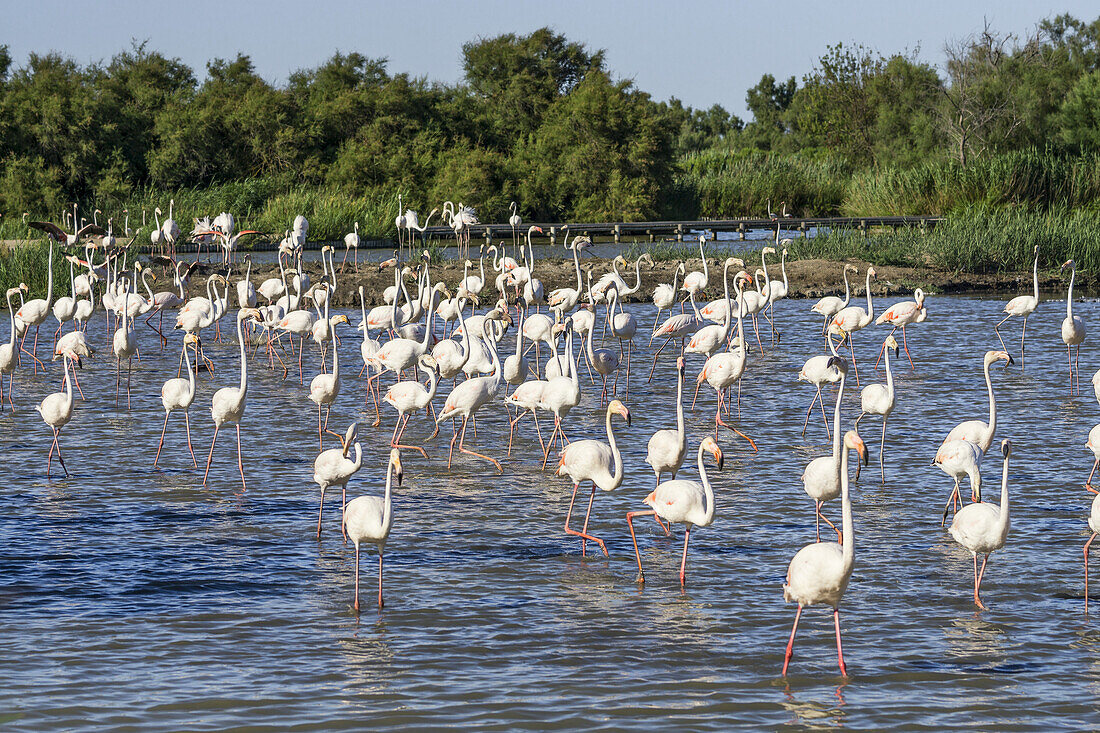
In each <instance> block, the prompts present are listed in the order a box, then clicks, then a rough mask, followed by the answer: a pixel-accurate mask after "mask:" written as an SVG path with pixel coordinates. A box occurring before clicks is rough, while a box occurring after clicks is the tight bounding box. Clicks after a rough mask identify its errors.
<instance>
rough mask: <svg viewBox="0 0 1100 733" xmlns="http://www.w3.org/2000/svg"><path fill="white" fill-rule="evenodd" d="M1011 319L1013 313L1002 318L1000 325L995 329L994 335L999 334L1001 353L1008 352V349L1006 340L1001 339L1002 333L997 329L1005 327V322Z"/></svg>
mask: <svg viewBox="0 0 1100 733" xmlns="http://www.w3.org/2000/svg"><path fill="white" fill-rule="evenodd" d="M1009 318H1012V314H1011V313H1009V314H1008V315H1007V316H1005V317H1004V318H1002V319H1001V321H1000V323H998V324H997V325H996V326H994V327H993V333H995V334H997V340H998V341H1000V342H1001V351H1008V347H1007V346H1005V340H1004V339H1003V338H1001V332H1000V331H999V330H997V329H999V328H1000V327H1001V326H1003V325H1005V322H1006V321H1008V319H1009Z"/></svg>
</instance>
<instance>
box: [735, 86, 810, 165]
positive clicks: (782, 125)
mask: <svg viewBox="0 0 1100 733" xmlns="http://www.w3.org/2000/svg"><path fill="white" fill-rule="evenodd" d="M797 90H798V84H797V82H795V80H794V77H793V76H792V77H790V78H789V79H787V81H785V82H783V83H782V84H776V83H775V77H774V76H772V75H771V74H764V75H763V76H762V77H760V81H759V82H757V84H756V86H754V87H752V88H751V89H749V90H748V92H747V93H746V94H745V104H746V105H747V106H748V108H749V111H750V112H752V122H750V123H749V124H748V126H746V127H745V134H744V136H743V141H744V143H745V145H746V146H747V147H751V148H756V149H757V150H779V149H780V148H781V147H783V141H784V138H785V136H786V135H787V133H788V132H789V131H790V130H789V127H788V124H787V121H786V112H787V110H788V109H789V108H790V106H791V102H792V100H793V99H794V96H795V92H796V91H797Z"/></svg>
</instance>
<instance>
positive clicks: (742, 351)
mask: <svg viewBox="0 0 1100 733" xmlns="http://www.w3.org/2000/svg"><path fill="white" fill-rule="evenodd" d="M747 278H748V273H745V272H744V271H742V272H740V273H738V277H736V278H734V286H735V287H737V290H738V295H740V294H741V293H740V291H741V285H740V284H741V281H742V280H743V279H747ZM738 302H739V303H740V301H738ZM743 310H744V307H743V306H742V305H738V308H737V334H738V335H737V338H735V339H734V342H733V343H734V344H736V347H737V348H736V349H735V350H733V351H719V352H718V353H717V354H715V355H714V356H712V357H710V358H709V359H707V363H706V364H704V365H703V369H702V371H700V372H699V376H698V377H696V378H695V383H696V385H699V384H702V383H703V381H704V380H705V381H706V382H707V384H709V385H710V386H711V387H713V388H714V393H715V397H716V398H717V399H716V402H717V406H716V408H715V411H714V436H715V438H717V437H718V428H719V427H724V428H729V429H730V430H732V431H733V432H735V433H737V434H738V435H740V436H741V437H742V438H744V439H745V440H747V441H748V443H749V445H751V446H752V450H753V452H754V453H756V452H757V447H756V443H755V442H754V441H753V439H752V438H750V437H749V436H747V435H745V434H744V433H742V432H741V431H740V430H738V429H737V428H735V427H734V426H732V425H730V424H729V423H728V422H726V421H725V420H723V419H722V404H723V399H722V395H723V393H724V392H728V391H729V389H730V387H732V386H733V383H734V382H737V418H738V420H740V419H741V377H742V376H743V375H744V374H745V363H746V359H747V356H748V354H747V350H746V348H745V324H744V313H743Z"/></svg>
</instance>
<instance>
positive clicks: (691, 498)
mask: <svg viewBox="0 0 1100 733" xmlns="http://www.w3.org/2000/svg"><path fill="white" fill-rule="evenodd" d="M704 453H710V454H711V455H713V456H714V460H715V461H716V462H717V463H718V470H719V471H721V470H722V450H721V448H719V447H718V444H717V443H716V442H714V438H712V437H710V436H709V435H708V436H707V437H705V438H703V442H701V443H700V444H699V455H698V464H699V479H700V481H685V480H682V479H681V480H678V481H677V480H672V481H665V482H664V483H663V484H658V485H657V488H655V489H654V490H653V491H652V492H651V493H650V494H649V496H647V497H646V498H645V499H644V500H643V503H645V504H648V505H649V506H651V507H653V508H652V509H650V510H649V511H643V512H627V514H626V523H627V525H628V526H629V527H630V538H631V539H632V540H633V541H634V558H635V559H636V560H637V561H638V578H637V581H638V582H639V583H644V582H645V573H644V572H643V571H642V556H641V553H639V552H638V538H637V537H636V536H635V534H634V517H639V516H647V515H650V514H652V515H653V516H654V517H655V518H656V519H657V521H658V522H659V521H660V520H661V518H664V519H665V520H666V521H667V522H668V523H669V525H672V524H683V525H684V555H683V557H682V558H681V560H680V587H683V586H684V583H685V581H686V580H687V553H688V540H689V538H690V537H691V528H692V527H693V526H694V527H709V526H710V525H711V523H713V522H714V491H713V489H711V486H710V479H709V478H708V477H707V468H706V466H705V465H704V464H703V454H704ZM700 482H701V483H700Z"/></svg>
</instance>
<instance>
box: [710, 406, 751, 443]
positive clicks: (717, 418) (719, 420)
mask: <svg viewBox="0 0 1100 733" xmlns="http://www.w3.org/2000/svg"><path fill="white" fill-rule="evenodd" d="M721 410H722V408H721V405H719V408H718V412H717V413H715V416H714V433H715V435H717V434H718V426H719V425H721V426H722V427H724V428H729V429H730V430H732V431H733V432H735V433H737V434H738V435H740V436H741V437H742V438H744V439H745V440H747V441H749V445H751V446H752V452H753V453H758V452H759V451H760V449H759V448H757V447H756V443H755V442H754V441H753V439H752V438H750V437H749V436H747V435H745V434H744V433H742V432H741V431H740V430H738V429H737V428H735V427H733V426H732V425H730V424H729V423H728V422H726V421H725V420H723V419H722V413H721Z"/></svg>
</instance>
